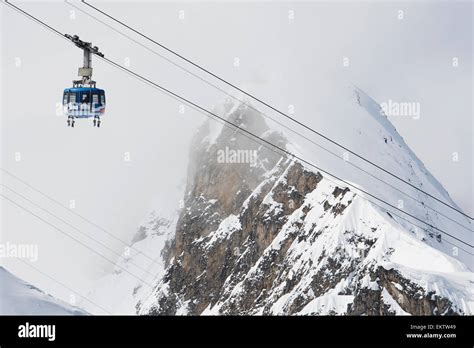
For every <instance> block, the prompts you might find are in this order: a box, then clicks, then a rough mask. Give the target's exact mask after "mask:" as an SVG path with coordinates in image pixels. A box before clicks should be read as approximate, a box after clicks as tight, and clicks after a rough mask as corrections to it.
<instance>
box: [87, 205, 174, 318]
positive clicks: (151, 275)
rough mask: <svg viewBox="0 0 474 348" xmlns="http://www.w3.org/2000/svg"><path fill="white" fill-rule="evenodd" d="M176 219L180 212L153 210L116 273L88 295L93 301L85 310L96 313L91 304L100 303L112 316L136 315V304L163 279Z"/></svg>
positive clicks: (125, 252)
mask: <svg viewBox="0 0 474 348" xmlns="http://www.w3.org/2000/svg"><path fill="white" fill-rule="evenodd" d="M173 204H174V203H173ZM177 217H178V212H177V211H169V209H168V210H167V209H164V210H162V209H160V210H155V209H153V210H151V211H150V212H149V213H148V214H147V216H146V217H145V219H144V221H143V222H142V224H141V225H140V227H139V228H138V230H137V232H136V233H135V235H134V236H133V238H132V241H131V244H132V245H131V246H130V247H127V248H126V249H125V250H124V252H123V254H122V256H121V257H120V258H119V259H118V260H117V263H116V266H115V268H114V270H113V272H112V273H110V274H107V275H106V276H104V277H103V278H101V279H99V280H98V281H97V284H96V286H95V287H94V288H93V289H92V290H91V291H90V292H89V293H88V294H87V296H86V298H87V299H89V300H90V301H83V303H82V305H83V306H84V308H87V309H88V310H90V311H91V312H94V313H96V312H97V308H96V307H95V306H93V305H92V304H91V302H92V303H100V304H101V306H102V307H104V308H105V309H107V311H109V312H110V313H113V314H133V313H135V312H136V304H137V302H139V301H141V300H143V299H144V298H146V297H147V296H148V295H149V293H150V292H151V290H152V285H151V284H153V282H154V280H156V279H159V278H160V277H161V276H163V273H164V270H165V264H164V260H165V257H164V256H165V255H163V251H164V250H165V247H166V245H167V243H169V242H170V240H171V239H172V238H173V237H174V230H175V228H176V222H177ZM125 270H127V271H128V272H127V271H125Z"/></svg>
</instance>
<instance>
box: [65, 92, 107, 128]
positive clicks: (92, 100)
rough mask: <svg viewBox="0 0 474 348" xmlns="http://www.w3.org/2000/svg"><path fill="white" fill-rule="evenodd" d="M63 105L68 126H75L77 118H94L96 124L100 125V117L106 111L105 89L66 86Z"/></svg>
mask: <svg viewBox="0 0 474 348" xmlns="http://www.w3.org/2000/svg"><path fill="white" fill-rule="evenodd" d="M63 106H64V113H65V114H66V116H67V117H68V126H72V127H74V123H75V119H76V118H94V126H97V127H100V117H101V116H102V115H104V113H105V91H104V90H103V89H100V88H92V87H76V88H74V87H73V88H66V89H65V90H64V94H63Z"/></svg>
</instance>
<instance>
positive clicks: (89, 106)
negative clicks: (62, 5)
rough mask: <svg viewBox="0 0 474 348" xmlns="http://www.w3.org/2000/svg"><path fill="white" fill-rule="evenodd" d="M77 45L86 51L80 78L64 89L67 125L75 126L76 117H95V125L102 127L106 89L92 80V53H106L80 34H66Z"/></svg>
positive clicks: (80, 69) (100, 54)
mask: <svg viewBox="0 0 474 348" xmlns="http://www.w3.org/2000/svg"><path fill="white" fill-rule="evenodd" d="M64 36H66V37H67V38H68V39H69V40H71V41H72V42H73V43H74V44H75V45H76V46H77V47H79V48H81V49H82V50H83V52H84V66H83V67H81V68H79V73H78V75H79V76H80V77H81V79H80V80H76V81H73V82H72V84H73V85H72V88H66V89H64V93H63V107H64V114H65V115H66V116H67V125H68V126H70V127H74V124H75V122H76V118H93V119H94V122H93V124H94V127H100V122H101V121H100V117H101V116H103V115H104V113H105V91H104V90H103V89H100V88H96V82H95V81H93V80H92V54H96V55H98V56H100V57H104V55H103V54H102V53H101V52H99V48H98V47H97V46H92V43H91V42H84V41H82V40H80V39H79V36H77V35H74V36H71V35H68V34H65V35H64Z"/></svg>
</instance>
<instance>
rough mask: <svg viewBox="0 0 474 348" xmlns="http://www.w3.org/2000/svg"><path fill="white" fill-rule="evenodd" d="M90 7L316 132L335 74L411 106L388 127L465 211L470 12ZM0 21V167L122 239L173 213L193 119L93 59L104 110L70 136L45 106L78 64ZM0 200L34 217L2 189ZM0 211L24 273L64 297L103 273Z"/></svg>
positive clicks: (176, 78)
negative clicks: (23, 251) (35, 251)
mask: <svg viewBox="0 0 474 348" xmlns="http://www.w3.org/2000/svg"><path fill="white" fill-rule="evenodd" d="M14 3H18V4H19V5H20V6H22V7H23V8H24V9H26V10H28V11H29V12H31V13H32V14H34V15H36V16H38V17H39V18H41V19H43V20H45V21H46V22H48V24H50V25H52V26H53V27H55V28H57V29H58V30H60V31H61V32H65V33H71V34H78V35H79V36H80V37H81V38H83V39H85V40H89V41H90V40H91V41H93V44H94V45H97V46H99V48H100V49H101V50H102V51H103V52H104V53H105V55H106V57H108V58H110V59H112V60H114V61H117V62H119V63H121V64H124V63H129V64H130V68H131V69H133V70H135V71H137V72H139V73H142V74H144V75H146V76H147V77H149V78H151V79H152V80H154V81H158V82H160V83H162V84H163V85H164V86H167V87H169V88H171V89H173V90H176V91H178V92H180V93H182V94H183V95H186V96H189V97H191V98H192V99H193V100H195V101H196V102H199V103H200V104H202V105H205V106H207V107H212V106H214V105H216V104H218V103H219V102H221V101H222V100H223V99H224V96H223V94H222V93H220V92H217V91H215V90H214V89H212V88H210V87H209V86H207V85H205V84H203V83H202V82H201V81H199V80H197V79H195V78H193V77H191V76H189V75H188V74H186V73H184V72H183V71H181V70H179V69H178V68H176V67H175V66H173V65H171V64H170V63H169V62H167V61H165V60H163V59H161V58H159V57H157V56H155V55H153V54H152V53H151V52H149V51H147V50H146V49H144V48H143V47H140V46H139V45H137V44H135V43H133V42H131V41H129V40H127V39H124V38H123V37H122V36H121V35H120V34H118V33H117V32H115V31H113V30H111V29H110V28H108V27H106V26H104V25H102V24H100V23H97V22H96V21H94V20H93V19H91V18H89V17H88V16H86V15H84V14H83V13H81V12H79V11H77V10H76V9H74V8H73V7H71V6H70V5H68V4H66V3H64V2H62V1H50V2H14ZM74 3H75V4H77V6H79V7H80V8H82V9H84V10H86V11H89V12H90V9H89V8H87V7H86V6H84V5H81V4H80V2H77V1H76V2H74ZM93 3H94V4H97V5H98V6H99V7H101V8H102V9H104V10H106V11H108V12H109V13H111V14H113V15H115V16H116V17H118V18H119V19H123V20H125V21H126V22H127V23H129V24H131V25H133V26H136V27H137V28H139V29H140V30H142V31H143V32H144V33H147V34H149V35H150V36H151V37H153V38H156V39H158V40H159V41H160V42H163V43H164V44H166V45H168V46H170V47H171V48H173V49H175V50H177V51H178V52H180V53H181V54H183V55H184V56H186V57H188V58H190V59H192V60H194V61H196V62H198V63H201V64H202V65H204V66H205V67H207V68H209V69H211V70H212V71H213V72H216V73H218V74H220V75H222V76H223V77H225V78H227V79H229V80H230V81H232V82H235V83H236V84H237V85H239V86H243V87H245V88H247V89H248V90H249V91H251V92H253V93H254V94H256V95H258V96H261V97H262V98H263V99H264V100H266V101H269V102H271V103H272V104H273V105H275V106H276V107H278V108H280V109H282V110H287V108H288V105H290V104H292V105H294V106H295V117H296V118H298V119H299V120H301V121H302V122H305V123H307V124H309V125H311V126H312V127H315V128H317V127H318V122H319V121H322V120H318V119H315V118H314V117H312V116H314V114H313V113H312V111H314V110H315V108H316V107H317V104H318V92H317V91H318V90H323V89H324V88H325V86H326V85H329V84H331V83H332V77H333V76H341V75H343V77H344V79H345V80H347V81H350V82H352V83H354V84H356V85H357V86H359V87H361V88H362V89H363V90H365V91H366V92H367V93H368V94H369V95H371V96H372V97H373V98H374V99H376V100H377V101H379V102H383V101H388V100H393V101H401V102H403V101H410V102H418V103H420V106H421V113H420V119H418V120H414V119H413V118H409V117H389V119H390V120H391V121H392V122H393V123H394V125H395V126H396V128H397V129H398V131H399V133H400V134H401V135H402V136H403V137H404V139H405V141H406V142H407V144H408V145H409V146H410V147H411V148H412V149H413V151H414V152H415V153H416V154H417V155H418V156H419V158H420V159H421V160H422V161H423V162H424V163H425V165H426V167H427V168H428V169H429V170H430V171H431V172H432V173H433V175H434V176H435V177H436V178H437V179H438V180H439V181H440V182H441V183H442V184H443V185H444V186H445V188H446V189H447V190H448V192H449V193H450V194H451V196H452V198H453V199H454V201H455V202H456V203H457V204H458V205H459V206H460V207H462V209H463V210H465V211H466V212H468V213H470V214H471V215H472V214H473V213H474V209H473V202H472V197H473V189H472V187H473V179H472V178H473V175H472V174H473V173H472V172H473V144H472V133H473V122H472V117H473V109H472V107H473V106H472V92H473V90H472V60H473V56H472V16H473V12H472V3H471V2H468V1H465V2H455V1H446V2H435V3H433V2H426V1H425V2H421V1H411V2H410V1H407V2H400V3H395V2H373V1H372V2H292V3H287V2H252V1H250V2H240V3H238V2H226V3H221V2H189V1H188V2H173V3H169V2H153V1H148V2H142V3H140V2H135V1H133V2H127V1H122V2H112V1H107V2H99V1H94V2H93ZM0 9H1V40H2V48H1V52H2V54H1V59H2V64H1V68H2V75H1V76H2V93H1V97H2V102H1V107H2V110H1V111H2V135H1V146H2V151H1V155H2V160H1V166H2V168H5V169H8V170H9V171H11V172H12V173H15V174H16V175H17V176H18V177H20V178H22V179H23V180H26V181H27V182H28V183H30V184H32V185H33V186H34V187H36V188H38V189H40V190H42V191H43V192H45V193H47V194H48V195H50V196H52V197H54V198H55V199H57V200H59V201H60V202H62V203H63V204H65V205H69V203H70V201H71V200H74V201H75V204H76V207H75V211H77V212H78V213H80V214H81V215H83V216H85V217H87V218H88V219H90V220H92V221H94V222H96V223H97V224H99V225H100V226H102V227H104V228H106V229H107V230H108V231H110V232H111V233H114V234H115V235H117V236H119V238H121V239H124V240H129V239H130V237H131V235H133V233H134V232H135V230H136V228H137V226H138V225H139V223H140V221H141V220H142V219H143V217H144V216H145V214H146V212H147V211H148V210H149V209H150V208H151V207H153V206H160V205H165V206H166V205H170V204H175V203H174V202H173V203H170V202H169V197H170V196H172V193H174V192H176V191H177V190H179V189H180V188H182V185H183V182H184V180H185V168H186V161H187V151H188V146H189V141H190V138H191V136H192V134H193V133H194V131H195V130H196V127H197V126H198V125H199V124H201V123H202V121H203V120H204V116H202V115H201V114H199V113H196V112H194V111H192V110H189V109H186V111H185V113H184V114H181V113H180V112H179V106H180V103H179V102H177V101H175V100H173V99H170V98H169V97H168V96H165V95H163V94H161V93H159V92H157V91H156V90H154V89H153V88H150V87H149V86H147V85H144V84H142V83H141V82H139V81H137V80H136V79H133V78H132V77H130V76H128V75H127V74H124V73H123V72H120V71H118V70H116V69H114V68H113V67H111V66H110V65H107V64H105V63H104V62H102V61H100V60H97V59H95V60H94V62H93V67H94V79H95V80H97V82H98V86H99V87H101V88H104V89H105V90H106V93H107V101H108V105H107V112H106V116H105V117H104V119H103V127H101V128H100V129H96V128H93V127H92V124H91V123H92V122H91V121H90V120H85V121H78V122H77V123H76V128H75V129H69V128H68V127H66V120H65V119H64V117H62V116H58V115H56V108H57V103H58V102H60V100H61V94H62V90H63V89H64V88H67V87H69V86H70V85H71V81H72V80H73V79H76V75H77V68H78V67H79V65H80V64H81V63H82V53H81V52H80V51H79V50H78V49H76V48H74V46H72V45H70V44H67V42H66V41H65V40H62V39H61V38H59V37H57V36H56V35H54V34H52V33H51V32H49V31H47V30H45V29H43V28H42V27H40V26H39V25H38V24H35V23H34V22H32V21H30V20H28V19H27V18H25V17H24V16H21V15H20V14H18V13H16V12H15V11H13V10H11V9H9V8H6V6H1V7H0ZM400 11H403V13H401V12H400ZM91 13H93V12H91ZM94 15H95V16H99V18H101V19H103V20H105V21H106V22H107V23H109V24H111V25H113V26H114V27H115V28H117V29H119V30H120V31H122V32H126V31H125V29H123V28H121V27H119V26H116V25H114V24H113V23H112V22H111V21H108V20H106V19H105V18H104V17H100V15H98V14H97V13H94ZM401 15H403V18H402V19H401V18H400V16H401ZM291 17H292V18H291ZM126 33H128V34H129V35H132V36H133V37H134V38H136V39H137V40H140V42H142V43H143V44H146V45H148V46H150V45H149V43H147V42H146V41H144V40H142V39H140V38H139V37H137V36H136V35H133V34H132V33H130V32H126ZM150 47H153V49H155V50H157V51H159V52H160V53H162V54H163V55H165V56H166V57H170V58H172V59H174V60H175V61H176V58H173V57H172V56H170V55H169V54H166V53H165V52H163V51H162V50H161V51H160V50H159V48H157V47H154V46H150ZM343 57H348V58H349V61H350V67H349V68H348V69H343V68H342V60H343ZM455 57H456V58H457V62H458V65H457V66H456V67H454V66H453V58H455ZM236 59H238V62H239V64H238V66H236V64H235V63H236ZM194 71H195V70H194ZM325 117H330V115H325ZM328 135H331V134H328ZM334 137H335V138H337V135H334ZM337 140H340V141H341V142H342V143H344V139H337ZM126 153H128V154H129V155H130V161H128V162H127V161H125V160H124V156H126ZM453 153H457V154H458V158H459V160H458V161H453ZM18 154H20V156H21V160H20V161H17V160H16V158H15V156H18ZM2 181H3V183H4V184H6V185H8V186H9V187H11V188H13V189H15V190H16V191H18V192H19V193H21V194H23V195H25V196H27V197H29V199H31V200H34V201H35V202H37V203H38V204H40V205H41V206H42V207H44V208H45V209H48V210H50V211H52V212H54V213H55V214H56V215H58V216H60V217H61V218H62V219H65V220H67V221H69V222H70V223H71V224H73V225H74V226H77V228H79V229H80V230H82V231H84V232H87V233H91V234H95V235H96V237H97V238H99V239H100V240H102V241H104V243H107V244H108V245H110V246H111V247H112V248H114V250H116V251H117V252H119V251H121V248H122V245H121V243H119V242H117V241H114V240H111V239H110V238H107V236H105V235H104V234H103V233H101V231H100V230H97V229H94V228H93V227H91V226H90V225H89V224H86V223H84V222H83V221H81V220H80V219H78V218H77V217H75V216H74V215H72V214H70V213H69V212H67V211H65V210H64V209H61V208H59V207H58V206H57V205H55V204H53V203H51V202H49V201H48V200H47V199H45V198H44V197H41V196H40V195H38V194H37V193H35V192H34V191H32V190H31V189H29V188H27V187H26V186H24V185H22V184H21V183H19V182H17V181H15V180H14V179H12V178H11V177H8V176H3V177H2ZM3 192H4V194H5V195H8V196H9V197H11V198H12V199H15V200H16V201H18V202H19V203H20V204H23V205H24V206H25V207H28V208H29V209H31V210H32V211H34V212H37V213H38V214H39V213H41V211H40V210H38V209H35V207H34V206H32V205H31V204H29V203H28V202H25V201H23V200H22V199H20V198H19V197H18V196H15V195H14V194H13V193H12V192H9V191H7V190H3ZM2 213H3V215H2V231H1V232H2V239H3V240H4V241H12V242H16V243H37V244H38V245H39V247H40V249H39V250H40V258H39V260H38V262H36V263H35V267H38V268H40V269H41V270H43V271H44V272H46V273H48V274H50V275H51V276H53V277H54V278H56V279H58V280H61V281H62V282H64V283H66V284H68V285H69V286H70V287H72V288H74V289H78V291H80V292H81V291H85V290H86V289H87V288H88V287H89V286H90V280H91V279H94V278H96V277H98V276H99V275H100V274H102V273H103V272H105V271H107V270H109V269H110V264H108V262H107V261H105V260H104V259H102V258H100V257H98V256H96V255H94V254H91V252H90V251H89V250H87V249H84V248H82V247H80V246H78V245H77V243H76V242H73V241H71V240H69V239H68V238H67V237H65V236H63V235H61V234H60V233H58V231H56V230H54V229H52V228H51V227H50V226H47V225H45V224H44V223H43V222H41V221H39V220H37V219H36V218H35V217H32V216H29V215H28V214H27V213H25V212H24V211H21V210H20V209H18V208H17V207H15V206H12V205H11V204H9V203H5V202H2ZM43 213H44V212H43ZM41 216H44V218H45V219H47V220H48V221H50V222H53V223H54V224H55V225H57V226H58V227H60V228H62V229H64V230H67V228H68V227H67V226H65V225H64V224H61V223H60V222H58V221H57V220H55V219H54V218H52V217H50V216H48V215H47V214H43V215H41ZM76 235H77V233H76ZM78 238H79V236H78ZM85 241H86V240H85ZM103 253H104V255H106V256H107V257H108V258H110V259H112V260H114V259H115V256H114V255H113V254H112V253H108V252H106V251H103ZM5 263H6V264H7V266H8V267H9V269H11V270H13V271H14V272H15V273H17V274H19V275H20V276H22V277H24V278H26V279H28V280H29V281H31V282H33V283H35V284H36V285H38V286H40V287H42V288H44V289H46V290H48V291H51V292H53V293H54V294H56V295H58V296H60V297H62V298H67V297H68V291H66V290H65V289H64V288H61V286H59V285H57V284H53V283H52V282H51V281H50V280H49V279H47V278H45V277H44V276H42V275H41V274H39V273H36V272H35V271H32V270H31V269H29V268H28V267H27V266H25V265H24V264H21V263H19V262H17V261H15V260H6V261H5Z"/></svg>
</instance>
